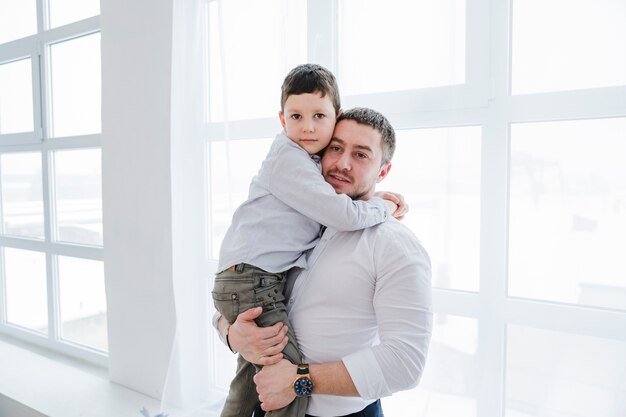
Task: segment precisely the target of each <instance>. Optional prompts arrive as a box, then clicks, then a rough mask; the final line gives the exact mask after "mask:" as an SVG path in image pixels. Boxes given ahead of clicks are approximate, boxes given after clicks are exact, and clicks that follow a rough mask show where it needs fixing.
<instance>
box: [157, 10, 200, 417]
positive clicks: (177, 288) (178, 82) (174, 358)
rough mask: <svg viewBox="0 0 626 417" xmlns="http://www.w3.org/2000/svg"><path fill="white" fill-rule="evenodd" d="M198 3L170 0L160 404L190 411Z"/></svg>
mask: <svg viewBox="0 0 626 417" xmlns="http://www.w3.org/2000/svg"><path fill="white" fill-rule="evenodd" d="M205 8H206V3H205V2H204V1H202V0H193V1H190V0H174V1H173V12H172V19H173V25H172V76H171V77H172V83H171V174H172V177H171V179H172V229H173V237H172V239H173V242H172V248H173V253H172V256H173V271H172V277H173V278H172V287H173V294H174V304H175V311H176V330H175V335H174V340H173V342H172V351H171V355H170V361H169V365H168V370H167V378H166V380H165V383H164V388H163V395H162V402H161V404H162V406H161V411H163V412H164V413H168V414H170V415H171V416H173V417H174V416H176V417H178V416H181V417H183V416H190V415H198V414H196V413H198V411H199V410H205V409H206V407H207V404H208V403H209V402H210V397H209V383H208V381H209V376H208V372H207V370H208V361H209V350H208V338H207V334H208V333H207V329H208V320H207V317H208V305H207V301H208V300H207V295H208V294H210V292H209V288H208V285H207V284H208V279H207V276H208V272H207V262H206V248H205V245H204V242H205V241H206V232H205V230H206V227H205V224H206V223H205V220H204V219H205V206H206V200H205V197H206V196H205V191H204V190H206V186H205V179H206V176H205V160H204V155H205V152H204V149H205V145H204V140H203V132H204V126H203V97H204V94H203V93H204V82H205V73H204V71H205V69H204V67H203V60H204V53H205V45H206V41H205V37H204V35H203V34H204V33H205V24H206V22H205V20H204V17H205Z"/></svg>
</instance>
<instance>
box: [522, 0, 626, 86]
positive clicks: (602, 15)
mask: <svg viewBox="0 0 626 417" xmlns="http://www.w3.org/2000/svg"><path fill="white" fill-rule="evenodd" d="M512 36H513V45H512V48H513V60H512V65H513V69H512V92H513V94H528V93H538V92H544V91H560V90H573V89H580V88H596V87H606V86H612V85H623V84H626V49H625V47H624V39H626V2H624V0H578V1H571V0H523V1H522V0H515V1H514V2H513V32H512Z"/></svg>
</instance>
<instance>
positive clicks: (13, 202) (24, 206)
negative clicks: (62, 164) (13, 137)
mask: <svg viewBox="0 0 626 417" xmlns="http://www.w3.org/2000/svg"><path fill="white" fill-rule="evenodd" d="M0 168H1V170H0V180H1V181H2V224H3V225H4V233H5V234H7V235H17V236H25V237H33V238H37V239H43V238H44V228H43V225H44V219H43V189H42V179H41V154H40V153H39V152H29V153H9V154H3V155H2V156H1V158H0Z"/></svg>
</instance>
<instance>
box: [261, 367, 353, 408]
mask: <svg viewBox="0 0 626 417" xmlns="http://www.w3.org/2000/svg"><path fill="white" fill-rule="evenodd" d="M309 372H310V376H311V379H312V380H313V395H316V394H327V395H338V396H344V397H357V396H358V395H359V393H358V392H357V390H356V387H355V386H354V383H353V382H352V378H351V377H350V374H349V373H348V370H347V368H346V367H345V366H344V364H343V362H329V363H323V364H311V365H309ZM297 376H298V375H297V365H294V364H293V363H291V362H289V361H288V360H286V359H283V360H281V361H280V362H278V363H277V364H275V365H270V366H264V367H263V369H261V371H260V372H258V373H257V374H256V375H255V376H254V382H255V384H256V385H257V392H258V393H259V400H261V408H262V409H263V410H265V411H271V410H278V409H279V408H283V407H285V406H286V405H287V404H289V403H291V402H292V401H293V400H294V399H295V398H296V394H295V392H294V390H293V382H294V381H295V379H296V377H297Z"/></svg>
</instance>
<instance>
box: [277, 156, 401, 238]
mask: <svg viewBox="0 0 626 417" xmlns="http://www.w3.org/2000/svg"><path fill="white" fill-rule="evenodd" d="M269 191H270V193H272V195H274V196H275V197H276V198H278V199H279V200H280V201H282V202H283V203H284V204H286V205H288V206H289V207H291V208H293V209H294V210H296V211H298V212H299V213H302V214H303V215H304V216H306V217H308V218H310V219H312V220H315V221H316V222H318V223H320V224H322V225H324V226H328V227H332V228H334V229H337V230H339V231H351V230H359V229H364V228H367V227H370V226H374V225H376V224H379V223H382V222H384V221H385V220H386V219H387V217H388V216H389V215H390V214H391V213H392V212H393V211H395V205H394V206H388V204H389V203H387V202H385V200H382V199H380V198H372V199H370V200H369V201H362V200H352V199H351V198H350V197H348V196H347V195H345V194H337V193H336V192H335V190H334V188H333V187H331V186H330V184H328V183H327V182H326V181H325V180H324V177H323V176H322V175H321V174H320V172H319V169H318V167H317V166H316V165H315V163H314V162H313V161H312V160H310V157H309V156H308V155H307V154H306V152H304V151H303V150H302V149H300V148H299V147H298V146H297V145H295V144H293V146H285V147H284V148H283V149H282V150H281V153H280V154H279V155H278V156H277V158H276V160H275V163H274V166H273V168H272V171H271V174H270V178H269ZM391 207H394V208H393V209H392V208H391Z"/></svg>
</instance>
